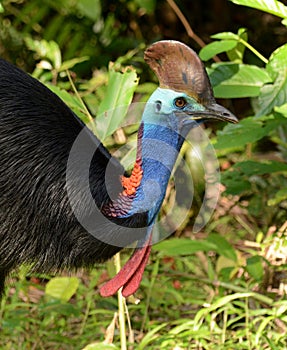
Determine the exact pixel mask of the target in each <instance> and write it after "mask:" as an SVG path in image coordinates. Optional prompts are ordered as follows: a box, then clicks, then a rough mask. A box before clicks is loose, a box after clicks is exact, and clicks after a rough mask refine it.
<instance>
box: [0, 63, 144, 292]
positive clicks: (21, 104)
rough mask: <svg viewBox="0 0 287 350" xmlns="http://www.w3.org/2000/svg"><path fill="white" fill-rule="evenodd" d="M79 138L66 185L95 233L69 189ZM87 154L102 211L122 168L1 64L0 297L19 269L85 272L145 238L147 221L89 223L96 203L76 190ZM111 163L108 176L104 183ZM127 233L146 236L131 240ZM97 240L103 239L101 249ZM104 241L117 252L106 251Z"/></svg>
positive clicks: (73, 119) (66, 113) (59, 105)
mask: <svg viewBox="0 0 287 350" xmlns="http://www.w3.org/2000/svg"><path fill="white" fill-rule="evenodd" d="M81 131H83V132H84V136H85V137H84V140H85V142H84V145H83V147H82V148H81V149H79V150H78V154H76V158H77V164H76V165H75V167H74V168H75V171H74V173H73V174H72V177H70V179H69V181H70V184H69V185H70V186H72V188H74V191H73V197H74V198H73V200H75V201H76V203H79V206H78V207H79V212H80V217H81V218H83V219H84V220H85V219H87V220H89V219H90V220H93V221H95V222H96V232H93V234H91V233H89V232H87V231H86V230H85V229H84V228H83V227H82V225H81V224H80V223H79V221H78V219H77V218H76V217H75V215H74V213H73V210H72V208H71V205H70V201H69V198H68V195H67V187H66V168H67V161H68V157H69V153H70V151H71V148H72V145H73V143H74V141H75V140H76V138H77V136H78V135H79V133H80V132H81ZM90 148H91V149H96V152H95V154H94V156H93V158H92V162H91V164H90V188H91V192H92V196H93V198H92V199H93V201H94V202H95V203H96V205H97V207H98V208H100V209H101V208H103V207H105V205H106V204H108V203H109V201H111V196H117V194H118V193H119V191H121V190H122V188H121V184H120V175H121V174H123V172H124V170H123V168H122V166H121V165H120V164H119V162H117V161H116V160H115V159H113V158H111V155H110V154H109V152H108V151H107V150H106V149H105V148H104V147H103V145H102V144H101V143H100V142H99V140H98V139H97V138H96V137H95V136H94V135H93V134H92V133H91V132H90V131H89V130H88V129H87V128H84V125H83V123H82V122H81V121H80V120H79V119H78V118H77V116H75V115H74V113H73V112H72V111H71V110H70V109H69V108H68V107H67V106H66V105H65V104H64V103H63V102H62V101H61V100H60V99H59V98H58V97H57V96H56V95H55V94H54V93H52V92H51V91H50V90H49V89H48V88H46V87H45V86H44V85H42V84H41V83H40V82H38V81H37V80H35V79H34V78H32V77H30V76H28V75H27V74H26V73H24V72H22V71H21V70H19V69H17V68H16V67H14V66H12V65H10V64H9V63H7V62H5V61H4V60H0V155H1V156H0V193H1V195H0V294H2V293H3V290H4V282H5V278H6V276H7V275H8V274H9V272H10V271H11V270H12V269H14V268H16V267H17V266H19V265H20V264H23V263H31V264H32V265H33V269H34V270H35V271H44V272H48V271H56V270H60V269H63V268H69V269H75V268H79V267H90V266H93V265H94V264H95V263H96V262H101V261H104V260H107V259H109V258H110V257H111V256H113V255H114V254H115V253H117V252H118V251H119V250H120V249H121V248H122V247H123V246H125V245H127V244H129V243H131V242H133V241H135V240H136V239H138V238H140V237H142V236H143V235H144V234H145V232H146V229H145V228H144V226H145V223H146V215H145V214H137V215H136V216H134V217H131V218H127V219H125V220H123V219H121V220H120V219H117V218H113V219H109V220H110V221H108V220H107V218H106V217H104V216H103V215H102V214H100V213H99V215H98V216H96V217H95V216H93V217H89V216H91V215H94V214H93V212H91V211H90V208H91V206H92V204H93V203H91V201H90V200H89V199H87V198H86V196H85V193H82V190H81V189H82V187H81V184H82V182H83V181H84V179H83V178H82V169H83V168H84V167H86V166H87V164H88V163H87V162H88V161H89V160H88V157H87V156H86V150H88V149H90ZM108 163H109V167H110V168H109V174H111V175H110V176H109V177H108V179H106V176H105V172H106V168H107V165H108ZM88 166H89V164H88ZM109 223H110V224H109ZM114 224H116V225H114ZM128 227H143V229H142V230H137V233H135V235H130V230H127V228H128ZM96 237H98V238H99V237H106V239H105V242H102V241H101V240H99V239H98V238H96ZM115 237H116V240H115V239H114V238H115ZM109 238H111V242H115V241H118V242H121V244H120V246H119V247H118V246H117V245H116V244H113V243H112V244H111V245H110V244H108V243H107V242H108V241H109Z"/></svg>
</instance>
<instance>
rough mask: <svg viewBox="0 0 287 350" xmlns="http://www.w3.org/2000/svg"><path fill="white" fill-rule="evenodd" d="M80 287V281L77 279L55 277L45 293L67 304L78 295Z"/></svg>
mask: <svg viewBox="0 0 287 350" xmlns="http://www.w3.org/2000/svg"><path fill="white" fill-rule="evenodd" d="M78 286H79V280H78V278H76V277H55V278H52V279H51V280H50V281H49V282H48V283H47V284H46V289H45V293H46V294H47V295H49V296H51V297H53V298H55V299H59V300H62V301H64V302H67V301H69V300H70V299H71V297H72V296H73V295H74V294H75V293H76V291H77V289H78Z"/></svg>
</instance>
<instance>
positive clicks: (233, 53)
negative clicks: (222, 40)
mask: <svg viewBox="0 0 287 350" xmlns="http://www.w3.org/2000/svg"><path fill="white" fill-rule="evenodd" d="M239 39H243V40H244V41H245V42H247V40H248V34H247V31H246V29H245V28H239V29H238V40H239ZM245 49H246V47H245V45H244V44H242V43H241V42H240V41H238V42H237V45H236V47H235V48H234V49H232V50H230V51H228V52H227V56H228V58H229V59H230V61H232V62H234V63H243V56H244V52H245Z"/></svg>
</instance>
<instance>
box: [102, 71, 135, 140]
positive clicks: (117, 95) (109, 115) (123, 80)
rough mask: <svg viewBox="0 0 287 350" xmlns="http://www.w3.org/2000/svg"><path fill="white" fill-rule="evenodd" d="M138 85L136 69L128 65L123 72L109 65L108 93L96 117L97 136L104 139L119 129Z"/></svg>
mask: <svg viewBox="0 0 287 350" xmlns="http://www.w3.org/2000/svg"><path fill="white" fill-rule="evenodd" d="M137 85H138V78H137V74H136V71H135V69H133V68H131V67H128V68H126V69H125V70H123V71H122V72H119V71H117V70H116V69H115V66H114V65H113V64H110V66H109V78H108V85H107V89H106V94H105V97H104V99H103V100H102V102H101V103H100V106H99V109H98V116H97V118H96V129H97V136H98V137H99V138H100V140H102V141H103V140H104V139H105V138H106V137H108V136H110V135H111V134H112V133H113V132H115V131H116V130H117V128H118V127H119V126H120V124H121V122H122V121H123V119H124V118H125V116H126V113H127V111H128V107H129V105H130V103H131V101H132V98H133V94H134V92H135V89H136V87H137Z"/></svg>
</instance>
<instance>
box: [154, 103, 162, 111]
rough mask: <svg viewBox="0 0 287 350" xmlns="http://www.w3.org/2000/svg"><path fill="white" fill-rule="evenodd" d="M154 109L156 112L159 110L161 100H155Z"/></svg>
mask: <svg viewBox="0 0 287 350" xmlns="http://www.w3.org/2000/svg"><path fill="white" fill-rule="evenodd" d="M155 110H156V112H160V110H161V101H156V102H155Z"/></svg>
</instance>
